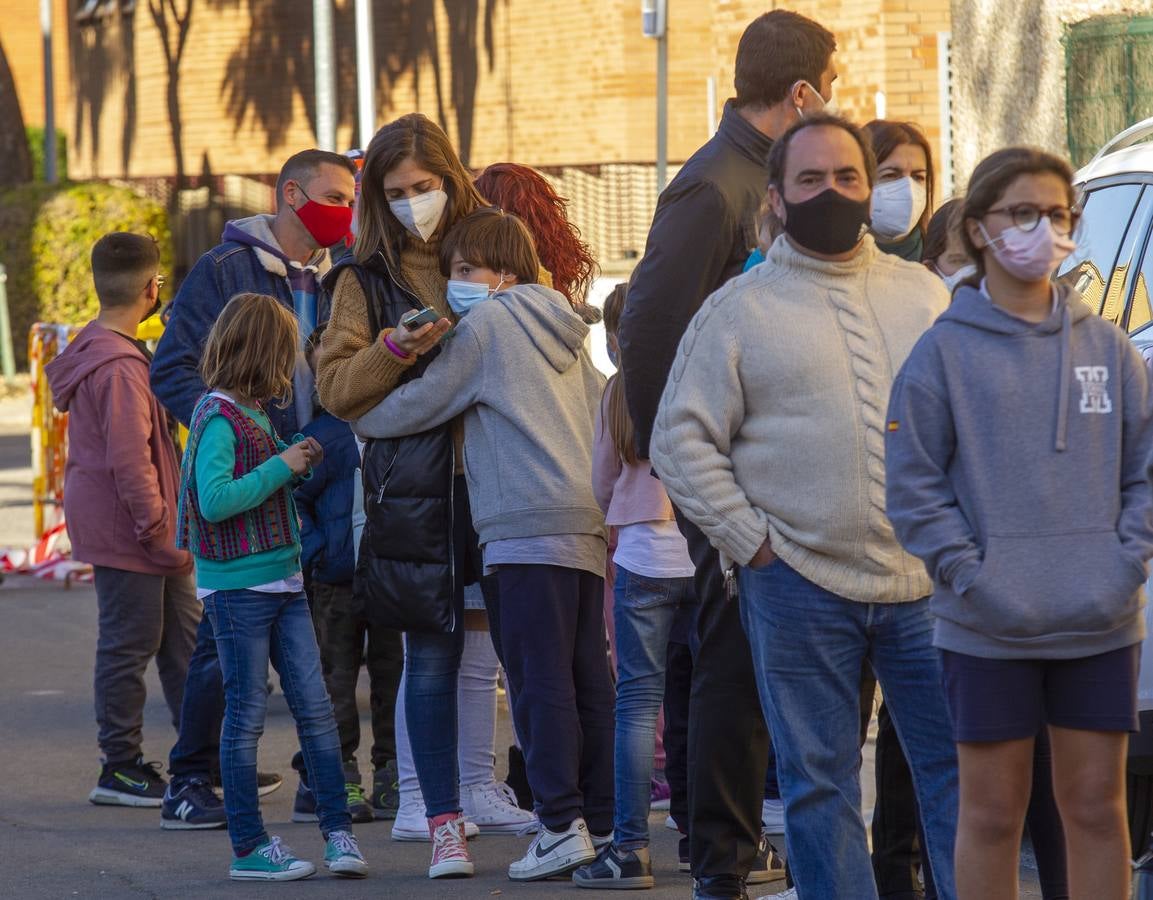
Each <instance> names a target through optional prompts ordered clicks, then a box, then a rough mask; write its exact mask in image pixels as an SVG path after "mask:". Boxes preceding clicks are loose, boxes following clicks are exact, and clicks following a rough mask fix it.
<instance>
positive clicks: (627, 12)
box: [25, 0, 948, 178]
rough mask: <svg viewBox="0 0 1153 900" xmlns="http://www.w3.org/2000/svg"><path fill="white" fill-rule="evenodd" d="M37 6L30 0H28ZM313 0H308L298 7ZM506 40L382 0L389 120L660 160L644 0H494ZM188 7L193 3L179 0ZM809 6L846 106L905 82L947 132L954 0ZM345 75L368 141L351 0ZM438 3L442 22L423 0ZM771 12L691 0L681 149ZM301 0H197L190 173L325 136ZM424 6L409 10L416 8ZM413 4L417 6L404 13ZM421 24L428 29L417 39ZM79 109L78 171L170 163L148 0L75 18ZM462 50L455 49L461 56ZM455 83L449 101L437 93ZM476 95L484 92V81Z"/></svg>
mask: <svg viewBox="0 0 1153 900" xmlns="http://www.w3.org/2000/svg"><path fill="white" fill-rule="evenodd" d="M25 2H27V0H25ZM299 2H300V0H297V3H298V4H299ZM491 2H493V3H494V4H495V7H494V9H495V12H494V15H493V18H492V34H493V38H494V40H493V52H492V57H491V58H490V57H489V54H488V52H487V49H486V47H485V40H484V27H483V22H481V23H480V25H479V27H478V28H477V32H478V33H477V37H476V47H475V49H472V48H468V47H467V46H466V43H467V42H465V41H460V42H457V41H454V40H453V37H452V31H453V29H452V28H451V27H450V24H451V23H450V21H449V18H448V15H447V13H446V11H445V9H446V6H449V7H451V8H453V9H454V21H459V20H460V16H461V12H460V11H461V10H465V11H468V10H472V9H475V8H476V7H479V8H480V9H479V12H478V15H479V16H480V17H481V18H482V19H483V9H484V6H485V4H484V3H483V2H479V0H439V2H438V0H404V2H400V0H393V2H388V3H377V4H376V7H377V12H376V17H377V22H376V29H375V31H376V36H377V62H378V68H379V69H380V78H379V86H378V101H379V118H380V121H387V120H388V119H389V118H392V117H394V116H396V115H399V114H401V113H403V112H407V111H409V110H410V109H413V108H418V109H421V110H422V111H424V112H426V113H429V114H430V115H433V116H437V115H438V112H439V111H440V110H443V113H444V118H445V119H446V122H447V125H448V128H449V133H450V134H451V135H452V136H453V137H454V139H458V140H459V138H460V125H461V124H462V123H463V124H467V121H468V116H467V114H466V115H464V116H462V115H461V114H460V110H461V109H464V110H468V109H469V108H471V110H472V134H473V138H472V141H471V154H470V162H471V163H472V164H473V165H483V164H486V163H488V162H492V161H495V160H499V159H507V158H511V157H515V158H517V159H519V160H522V161H525V162H530V163H533V164H536V165H540V166H559V165H582V164H596V163H609V162H636V161H640V162H651V161H652V160H653V158H654V155H655V138H654V123H655V101H654V95H655V73H656V45H655V43H654V42H653V41H651V40H647V39H645V38H644V37H643V36H642V35H641V31H640V4H639V3H638V2H637V0H598V2H595V3H573V2H571V0H564V2H561V0H532V2H529V0H491ZM178 5H179V4H178ZM794 6H795V8H797V9H798V10H800V11H802V12H805V13H807V14H810V15H813V16H815V17H817V18H819V19H820V20H822V21H824V22H825V23H827V24H829V25H831V26H832V27H833V28H834V29H835V30H836V32H837V33H838V37H839V39H840V43H841V47H842V53H841V62H840V66H841V71H842V77H841V81H840V82H839V84H838V89H837V102H838V105H839V107H840V108H841V109H842V110H843V111H844V112H846V113H847V114H849V115H851V116H854V117H856V118H859V119H866V118H869V117H871V116H872V114H873V110H874V107H873V95H874V94H875V93H876V91H878V90H884V91H885V92H886V93H887V94H888V95H889V107H888V112H889V115H890V117H904V118H914V119H917V120H918V121H921V122H922V123H923V124H924V126H925V128H926V131H927V132H929V133H930V134H931V135H935V134H936V133H937V132H938V130H939V128H938V122H937V117H938V99H937V87H936V84H937V82H936V78H937V75H936V37H935V35H936V32H937V31H938V30H944V29H945V28H947V22H948V9H947V5H946V0H841V2H832V3H830V2H816V0H804V2H798V3H796V4H794ZM335 7H336V20H337V46H338V51H339V63H340V71H341V79H340V85H341V91H340V93H341V103H340V106H341V117H340V127H339V129H338V143H339V144H340V145H341V146H347V145H350V144H351V143H352V142H353V140H354V134H353V125H352V123H353V118H354V111H355V83H354V80H353V78H354V74H353V50H352V47H353V40H352V37H353V32H352V0H336V3H335ZM426 8H431V9H432V10H434V15H433V16H432V21H433V23H434V25H435V38H436V44H435V46H436V51H437V52H436V54H435V62H436V63H437V66H438V67H439V77H438V72H437V71H436V69H435V68H434V65H433V62H434V59H433V54H431V53H429V52H423V51H424V50H425V48H431V46H433V43H432V39H431V38H428V37H426V36H427V35H428V34H429V30H428V29H427V28H425V27H424V26H425V25H426V23H427V22H428V21H429V17H428V15H427V13H426V14H425V15H423V16H421V15H419V14H418V13H417V12H413V10H418V11H419V10H421V9H426ZM764 8H765V4H764V3H763V2H753V0H678V2H675V3H673V4H672V17H671V21H670V28H669V58H670V72H669V153H670V158H671V159H673V160H677V159H683V158H684V157H686V156H688V155H689V154H690V153H691V152H692V151H693V150H694V149H695V148H696V147H697V146H699V145H700V143H701V142H702V141H703V140H704V139H705V138H706V137H707V135H708V123H707V115H706V113H707V99H706V98H707V89H706V81H707V79H708V78H709V77H710V76H712V77H714V78H716V80H717V83H718V96H719V100H720V101H722V102H723V100H724V99H725V98H726V97H727V96H729V95H730V94H731V90H732V59H733V55H734V53H735V50H736V44H737V41H738V39H739V37H740V34H741V31H742V30H743V28H744V26H745V24H747V22H748V21H750V20H751V19H752V18H753V17H754V16H755V15H756V14H758V13H760V12H762V11H763V10H764ZM286 9H287V6H286V3H285V2H276V0H238V2H236V3H234V4H211V5H206V4H203V3H196V4H195V6H194V11H193V18H192V25H191V29H190V32H189V38H188V44H187V48H186V51H185V55H184V59H183V62H182V67H181V76H180V84H179V97H180V102H181V112H182V119H183V127H184V135H183V146H184V148H185V156H186V160H187V162H186V169H187V171H188V172H189V173H190V174H193V175H195V174H198V173H199V172H200V171H201V169H202V168H207V169H208V170H211V171H212V172H215V173H219V172H223V171H239V172H254V173H255V172H268V171H274V170H275V169H276V168H277V166H278V165H279V162H280V161H281V160H282V159H283V158H284V157H285V156H287V155H288V154H290V153H291V152H293V151H295V150H297V149H299V148H301V147H304V146H309V145H311V144H312V143H313V141H314V138H313V134H312V126H311V124H310V118H309V111H310V109H311V95H312V91H313V76H312V63H311V16H299V15H286V14H284V10H286ZM406 10H407V12H405V11H406ZM398 13H404V14H403V15H399V14H398ZM414 35H415V37H414ZM72 39H73V47H74V54H73V55H74V59H75V61H76V64H75V70H74V74H73V77H74V80H75V86H76V101H75V102H76V114H75V115H74V116H73V117H72V118H73V120H74V121H76V122H78V123H80V127H79V132H78V133H77V134H76V135H75V140H74V142H73V143H74V146H75V152H74V155H73V158H72V159H71V160H70V162H71V165H72V171H73V172H74V173H76V174H78V175H92V176H100V177H128V178H133V177H143V176H155V175H165V174H171V172H172V170H173V151H172V145H171V135H170V132H169V129H168V127H167V126H168V103H167V100H166V89H167V80H168V79H167V74H166V71H165V65H164V58H163V54H162V52H161V46H162V45H161V41H160V37H159V35H158V34H157V31H156V28H155V26H154V24H153V23H152V21H151V17H150V16H149V14H148V10H147V4H143V3H141V4H138V5H137V8H136V12H135V13H134V15H132V16H130V17H128V18H127V19H120V18H116V17H114V18H113V19H111V20H107V21H105V22H104V23H103V24H101V25H100V26H98V27H83V28H77V27H76V26H74V25H73V26H72ZM454 54H455V55H454ZM469 58H471V59H472V60H474V64H475V65H476V68H477V75H476V79H475V96H474V98H473V100H472V103H471V104H469V103H459V102H458V103H454V102H453V97H452V94H453V73H454V71H465V69H464V66H463V65H462V64H461V62H460V60H462V59H469ZM438 86H439V95H440V96H439V99H438ZM465 93H468V92H467V91H466V92H465Z"/></svg>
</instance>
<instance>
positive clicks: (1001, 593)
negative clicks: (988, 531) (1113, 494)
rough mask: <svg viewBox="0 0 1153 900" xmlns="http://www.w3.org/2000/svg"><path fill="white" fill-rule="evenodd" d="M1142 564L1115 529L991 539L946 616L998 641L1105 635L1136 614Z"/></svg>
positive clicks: (1142, 581)
mask: <svg viewBox="0 0 1153 900" xmlns="http://www.w3.org/2000/svg"><path fill="white" fill-rule="evenodd" d="M1144 581H1145V567H1144V566H1143V565H1141V564H1140V563H1138V562H1137V561H1136V560H1134V559H1133V558H1132V557H1131V556H1129V555H1128V554H1127V553H1126V552H1125V551H1124V549H1123V548H1122V547H1121V542H1120V540H1118V538H1117V534H1116V532H1114V531H1091V532H1078V533H1073V534H1069V533H1065V534H1048V535H1013V536H1008V535H990V537H989V542H988V545H987V547H986V549H985V559H984V561H983V562H982V564H981V568H980V570H979V571H978V572H977V577H976V579H974V581H973V583H972V585H971V586H970V587H969V589H968V590H967V591H965V593H964V595H963V596H962V597H961V602H960V604H959V606H958V608H957V613H958V614H957V615H956V616H949V618H953V619H954V620H955V621H957V623H958V624H960V625H964V626H965V627H967V628H971V629H972V630H974V631H977V632H981V633H984V634H988V635H990V636H993V637H997V638H1002V639H1009V640H1028V639H1030V638H1037V637H1042V636H1045V635H1055V634H1085V635H1091V634H1103V633H1108V632H1110V631H1112V630H1113V629H1115V628H1117V627H1119V626H1121V625H1123V624H1124V623H1125V621H1126V620H1127V619H1129V618H1130V617H1132V616H1134V615H1136V614H1137V609H1138V602H1139V598H1138V593H1137V592H1138V589H1139V588H1140V587H1141V585H1142V584H1143V583H1144Z"/></svg>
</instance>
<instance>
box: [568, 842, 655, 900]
mask: <svg viewBox="0 0 1153 900" xmlns="http://www.w3.org/2000/svg"><path fill="white" fill-rule="evenodd" d="M572 882H573V884H575V885H576V886H577V887H580V888H592V889H593V890H600V891H618V890H619V891H632V890H637V889H638V888H651V887H652V886H653V884H655V882H654V881H653V864H652V862H651V861H650V860H649V848H648V847H638V848H637V849H636V850H618V849H617V848H616V847H615V846H614V845H612V844H609V845H608V846H607V847H605V848H604V849H603V850H601V852H600V853H599V854H598V855H597V858H596V859H595V860H593V861H592V862H591V863H589V864H588V865H587V866H581V867H580V868H579V869H577V870H576V871H575V872H573V873H572Z"/></svg>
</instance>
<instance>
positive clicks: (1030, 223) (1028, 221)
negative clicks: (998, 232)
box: [986, 203, 1080, 234]
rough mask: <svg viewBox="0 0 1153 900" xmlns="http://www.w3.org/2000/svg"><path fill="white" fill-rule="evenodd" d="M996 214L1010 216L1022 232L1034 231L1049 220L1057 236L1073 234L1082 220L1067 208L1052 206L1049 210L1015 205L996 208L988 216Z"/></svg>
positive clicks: (1021, 204)
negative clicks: (1042, 221) (1078, 221)
mask: <svg viewBox="0 0 1153 900" xmlns="http://www.w3.org/2000/svg"><path fill="white" fill-rule="evenodd" d="M994 213H996V214H997V215H1001V216H1008V217H1009V218H1010V219H1012V220H1013V224H1014V225H1016V226H1017V227H1018V228H1020V229H1021V230H1022V231H1032V230H1033V229H1034V228H1036V227H1037V226H1038V225H1040V224H1041V220H1042V219H1048V220H1049V224H1050V225H1051V226H1052V227H1053V230H1054V231H1055V232H1056V233H1057V234H1070V233H1072V231H1073V229H1074V228H1075V227H1076V226H1077V220H1078V219H1079V218H1080V215H1079V214H1078V213H1075V212H1073V210H1071V209H1070V208H1069V207H1067V206H1050V207H1049V208H1048V209H1042V208H1041V207H1039V206H1035V205H1034V204H1032V203H1015V204H1013V205H1012V206H998V207H994V208H993V209H991V210H989V211H988V212H987V213H986V215H993V214H994Z"/></svg>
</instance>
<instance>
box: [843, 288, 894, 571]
mask: <svg viewBox="0 0 1153 900" xmlns="http://www.w3.org/2000/svg"><path fill="white" fill-rule="evenodd" d="M828 298H829V301H830V302H831V303H832V304H833V306H834V307H835V308H836V310H837V323H838V324H839V325H840V326H841V333H842V335H843V337H844V340H845V347H846V349H847V350H848V352H849V360H850V365H851V366H852V371H853V387H854V389H855V391H856V395H857V399H858V400H859V401H860V404H859V406H858V410H859V413H860V425H861V427H862V428H863V429H864V442H863V443H864V451H865V452H864V458H863V460H862V463H863V465H864V467H865V472H866V475H867V479H868V480H867V484H866V493H867V499H868V503H869V509H868V515H867V519H868V523H869V529H870V530H871V531H872V532H873V534H874V535H875V536H876V537H877V538H880V540H879V541H868V542H866V543H865V545H864V548H863V549H864V552H865V555H866V556H868V557H869V559H871V560H872V561H873V562H875V563H877V564H878V565H879V566H882V567H884V568H892V567H893V566H894V565H895V564H896V563H897V559H896V554H895V553H892V552H889V551H890V550H891V549H892V548H894V547H895V546H896V544H895V543H894V534H893V526H892V525H890V524H889V519H888V516H887V515H886V514H885V430H884V429H885V411H886V409H887V408H888V403H889V385H890V384H892V381H893V373H892V372H891V371H890V370H889V365H888V360H887V358H886V357H887V354H885V353H884V349H885V348H884V338H883V335H882V333H881V329H880V325H879V324H878V323H877V320H876V317H875V316H874V315H873V312H872V310H871V308H868V307H866V306H865V305H863V304H862V303H861V302H860V301H859V300H856V301H854V299H853V298H852V297H850V296H849V295H848V294H847V293H846V292H845V291H843V290H838V289H834V290H830V291H829V293H828Z"/></svg>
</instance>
